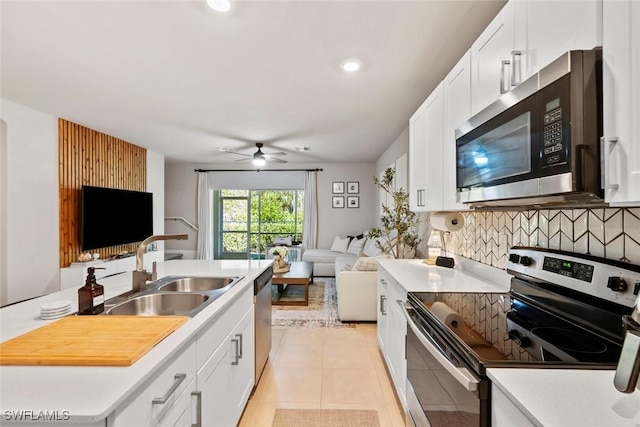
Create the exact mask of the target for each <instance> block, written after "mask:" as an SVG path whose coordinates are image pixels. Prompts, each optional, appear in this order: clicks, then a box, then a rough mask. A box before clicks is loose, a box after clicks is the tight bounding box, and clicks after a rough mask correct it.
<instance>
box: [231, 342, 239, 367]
mask: <svg viewBox="0 0 640 427" xmlns="http://www.w3.org/2000/svg"><path fill="white" fill-rule="evenodd" d="M231 342H232V343H234V344H235V346H236V354H235V356H234V357H235V359H236V360H234V361H233V362H231V364H232V365H233V366H235V365H239V364H240V341H239V340H236V339H233V340H231Z"/></svg>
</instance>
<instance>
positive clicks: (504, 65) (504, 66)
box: [500, 60, 511, 95]
mask: <svg viewBox="0 0 640 427" xmlns="http://www.w3.org/2000/svg"><path fill="white" fill-rule="evenodd" d="M510 64H511V61H505V60H503V61H500V94H501V95H502V94H505V93H507V92H509V78H508V77H507V75H506V74H507V70H508V69H509V65H510Z"/></svg>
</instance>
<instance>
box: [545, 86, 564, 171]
mask: <svg viewBox="0 0 640 427" xmlns="http://www.w3.org/2000/svg"><path fill="white" fill-rule="evenodd" d="M562 122H563V121H562V107H561V106H560V98H556V99H554V100H553V101H550V102H547V103H546V105H545V114H544V116H543V123H542V124H543V128H542V153H541V154H542V167H543V168H546V167H551V166H556V165H561V164H564V163H566V162H567V150H566V147H565V146H564V138H563V129H562V128H563V126H562Z"/></svg>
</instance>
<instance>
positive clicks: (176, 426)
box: [157, 379, 202, 427]
mask: <svg viewBox="0 0 640 427" xmlns="http://www.w3.org/2000/svg"><path fill="white" fill-rule="evenodd" d="M194 400H195V401H196V402H195V406H194V403H193V402H194ZM201 404H202V402H201V400H200V393H199V392H197V391H196V381H195V379H194V380H191V382H190V383H189V385H187V388H186V389H185V390H184V391H183V392H182V394H181V395H180V396H179V397H178V398H177V399H176V402H175V403H174V404H173V405H172V406H171V408H170V409H169V410H168V411H167V413H166V414H165V416H164V417H163V418H162V419H161V420H160V422H159V423H158V425H157V426H158V427H202V422H201V416H200V411H201ZM194 407H195V408H196V411H195V413H194V411H193V408H194Z"/></svg>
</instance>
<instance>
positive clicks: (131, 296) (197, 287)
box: [105, 276, 242, 317]
mask: <svg viewBox="0 0 640 427" xmlns="http://www.w3.org/2000/svg"><path fill="white" fill-rule="evenodd" d="M240 280H242V277H238V276H233V277H183V276H168V277H164V278H162V279H159V280H156V281H154V282H151V283H148V284H147V285H146V287H145V288H144V290H143V291H140V292H135V293H134V292H129V293H126V294H123V295H120V296H117V297H115V298H111V299H109V300H107V301H105V314H111V315H125V316H126V315H129V316H189V317H193V316H195V315H196V314H198V313H199V312H200V311H202V310H203V309H204V308H205V307H207V306H208V305H209V304H211V303H212V302H213V301H215V300H216V299H218V298H219V297H220V296H222V295H223V294H224V293H225V292H227V291H228V290H229V289H231V288H232V287H233V286H234V285H235V284H237V283H238V282H239V281H240Z"/></svg>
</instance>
